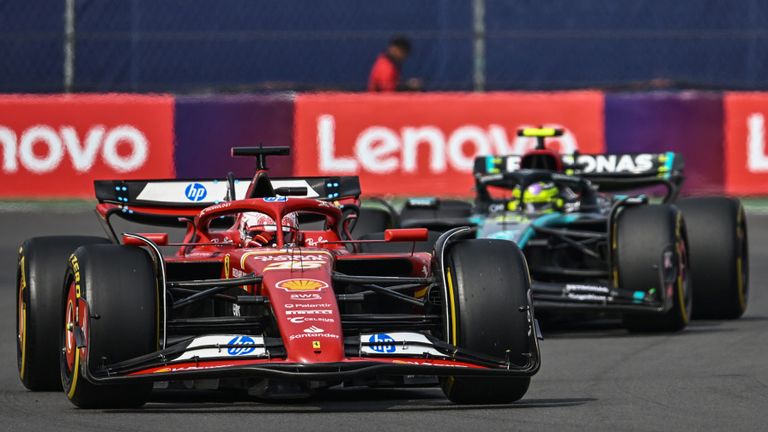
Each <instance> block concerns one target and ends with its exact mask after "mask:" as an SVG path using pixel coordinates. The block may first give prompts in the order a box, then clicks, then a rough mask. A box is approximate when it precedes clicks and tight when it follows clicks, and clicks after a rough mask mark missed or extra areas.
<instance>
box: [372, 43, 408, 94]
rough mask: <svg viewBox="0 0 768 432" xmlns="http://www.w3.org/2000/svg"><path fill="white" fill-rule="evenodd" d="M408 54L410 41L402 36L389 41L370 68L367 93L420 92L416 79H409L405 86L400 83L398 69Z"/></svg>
mask: <svg viewBox="0 0 768 432" xmlns="http://www.w3.org/2000/svg"><path fill="white" fill-rule="evenodd" d="M410 54H411V41H410V39H408V38H407V37H404V36H395V37H393V38H392V39H390V41H389V45H387V49H386V50H385V51H384V52H383V53H381V54H379V57H378V58H377V59H376V62H375V63H374V64H373V68H371V74H370V76H369V77H368V91H371V92H393V91H398V90H420V89H421V81H420V80H418V79H410V80H408V81H407V82H406V83H405V84H402V83H401V82H400V69H401V68H402V66H403V63H404V62H405V59H407V58H408V56H409V55H410Z"/></svg>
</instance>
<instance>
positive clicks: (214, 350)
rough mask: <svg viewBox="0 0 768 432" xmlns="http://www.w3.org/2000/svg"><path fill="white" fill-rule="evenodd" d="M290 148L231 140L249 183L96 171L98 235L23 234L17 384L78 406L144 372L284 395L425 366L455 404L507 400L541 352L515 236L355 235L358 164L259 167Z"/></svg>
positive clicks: (406, 375) (419, 372)
mask: <svg viewBox="0 0 768 432" xmlns="http://www.w3.org/2000/svg"><path fill="white" fill-rule="evenodd" d="M287 151H288V149H287V148H236V149H234V151H233V153H234V155H243V156H255V157H257V158H258V165H257V173H256V175H255V176H254V178H253V179H252V180H250V181H248V180H241V181H238V180H236V179H234V177H233V176H232V175H230V176H229V177H228V178H227V180H220V181H215V180H187V181H184V180H148V181H134V180H131V181H121V180H114V181H113V180H109V181H97V182H96V185H95V186H96V197H97V198H98V200H99V204H98V206H97V215H98V219H99V221H100V222H101V223H102V224H103V226H104V228H105V232H106V234H107V235H106V238H99V237H83V236H58V237H37V238H32V239H29V240H27V241H26V242H24V244H23V245H22V247H21V249H20V250H19V260H18V266H17V269H18V273H17V281H18V283H17V291H16V296H17V297H16V298H17V306H18V307H17V311H18V314H17V328H16V330H17V336H18V338H17V340H18V345H17V347H18V368H19V375H20V377H21V381H22V383H23V384H24V385H25V386H26V387H27V388H29V389H31V390H48V389H61V388H62V387H63V389H64V392H65V394H66V395H67V397H68V398H69V400H70V401H71V402H72V403H74V404H75V405H77V406H79V407H83V408H100V407H132V406H139V405H142V404H143V403H144V402H145V401H146V400H147V398H148V396H149V392H150V391H151V390H152V389H153V383H155V382H165V383H168V382H170V383H171V384H173V383H180V382H184V383H187V385H189V383H192V385H193V386H194V387H196V388H205V389H216V388H242V389H247V390H248V392H249V394H252V395H255V396H261V397H279V398H282V397H296V396H300V395H306V394H310V393H312V392H315V391H318V390H321V389H323V388H327V387H330V386H334V385H338V384H354V385H360V384H375V385H382V384H393V385H394V384H403V383H408V382H410V381H413V380H414V379H415V378H414V377H417V378H418V377H421V378H419V379H416V381H417V382H418V383H420V384H422V385H423V384H424V382H423V377H424V376H430V377H432V379H433V381H434V383H435V384H438V383H439V384H441V385H442V389H443V391H444V393H445V395H446V396H447V397H448V398H449V399H450V400H452V401H454V402H457V403H506V402H512V401H515V400H518V399H520V398H522V397H523V395H524V394H525V392H526V391H527V389H528V385H529V382H530V377H531V376H532V375H533V374H535V373H536V371H537V370H538V368H539V364H540V361H539V347H538V340H537V336H538V331H537V328H536V325H535V321H534V319H533V309H532V306H531V299H530V283H529V278H528V273H527V269H526V266H525V259H524V257H523V255H522V253H521V252H520V250H519V248H518V247H517V246H516V245H515V244H514V243H511V242H507V241H500V240H490V239H474V238H471V236H470V235H469V234H470V232H469V230H468V229H465V228H458V229H454V230H451V231H448V232H446V233H445V234H443V235H441V236H440V238H439V239H438V241H437V243H436V245H435V246H434V252H432V251H431V250H430V252H419V251H416V250H414V247H413V244H414V242H416V241H423V240H426V236H427V232H426V230H425V229H392V230H387V231H385V232H384V233H382V234H381V237H382V238H381V239H379V240H369V241H356V240H352V239H351V237H350V235H349V228H350V226H351V223H352V222H353V221H354V220H355V217H356V209H357V202H358V195H359V194H360V188H359V182H358V180H357V178H356V177H328V178H293V179H272V180H270V179H269V178H268V176H267V173H266V171H265V163H264V160H265V158H266V156H268V155H274V154H287ZM113 218H122V219H127V220H129V221H133V222H140V223H143V224H151V225H154V226H156V227H160V228H161V229H162V227H166V226H167V227H177V228H182V229H185V230H186V231H185V235H184V239H183V240H182V241H181V242H177V243H173V242H170V241H169V240H168V233H167V232H162V231H161V232H154V233H143V234H141V233H123V234H118V233H117V232H115V229H114V228H115V225H114V224H113ZM398 243H400V244H401V245H404V246H401V247H400V248H399V251H394V252H393V251H388V250H387V248H389V247H390V246H391V245H393V244H398ZM168 247H173V248H174V249H172V250H169V249H168ZM409 380H410V381H409Z"/></svg>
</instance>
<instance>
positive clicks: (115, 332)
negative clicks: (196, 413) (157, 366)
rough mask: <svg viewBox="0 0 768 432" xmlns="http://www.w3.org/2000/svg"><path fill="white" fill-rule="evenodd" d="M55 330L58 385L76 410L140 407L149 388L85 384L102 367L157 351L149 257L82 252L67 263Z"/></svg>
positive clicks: (125, 249) (133, 252)
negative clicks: (57, 326)
mask: <svg viewBox="0 0 768 432" xmlns="http://www.w3.org/2000/svg"><path fill="white" fill-rule="evenodd" d="M64 290H65V292H66V294H65V297H64V299H63V301H62V304H61V307H62V310H63V311H64V313H63V314H61V316H62V317H63V318H62V320H61V324H60V326H59V329H60V330H59V335H60V345H59V347H60V355H59V359H60V360H59V363H60V368H59V369H60V371H61V383H62V386H63V387H64V392H65V394H66V395H67V398H69V400H70V401H71V402H72V403H73V404H75V405H76V406H78V407H80V408H131V407H138V406H141V405H143V404H144V403H145V402H146V400H147V398H148V397H149V393H150V391H151V390H152V383H137V384H119V385H114V384H104V385H95V384H93V383H91V382H89V381H88V380H87V379H86V377H85V376H84V373H85V372H86V370H87V371H90V372H91V373H95V374H96V375H98V369H99V368H100V367H102V365H105V364H112V363H117V362H120V361H124V360H128V359H131V358H134V357H138V356H141V355H144V354H149V353H151V352H154V351H156V350H157V349H158V335H159V328H158V320H159V318H158V317H159V312H160V311H159V310H158V305H159V303H158V288H157V281H156V278H155V272H154V265H153V263H152V260H151V258H150V257H149V254H148V253H147V252H146V251H144V250H143V249H140V248H138V247H132V246H119V245H93V246H84V247H81V248H79V249H77V251H75V253H74V254H72V256H71V257H70V259H69V263H68V269H67V273H66V279H65V286H64Z"/></svg>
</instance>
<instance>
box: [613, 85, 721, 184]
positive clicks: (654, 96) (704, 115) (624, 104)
mask: <svg viewBox="0 0 768 432" xmlns="http://www.w3.org/2000/svg"><path fill="white" fill-rule="evenodd" d="M723 136H724V132H723V101H722V95H721V94H720V93H705V92H679V93H667V92H659V93H616V94H610V93H609V94H606V96H605V142H606V149H607V151H608V152H609V153H622V152H662V151H673V152H676V153H681V154H682V155H683V158H684V160H685V171H684V173H685V176H686V178H685V184H684V186H683V191H684V192H686V193H693V194H703V193H722V192H723V184H724V164H723V151H724V149H723Z"/></svg>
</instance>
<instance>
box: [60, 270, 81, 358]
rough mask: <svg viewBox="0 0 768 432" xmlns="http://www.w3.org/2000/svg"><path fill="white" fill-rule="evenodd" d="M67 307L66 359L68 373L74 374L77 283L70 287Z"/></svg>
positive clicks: (65, 326) (65, 313) (65, 318)
mask: <svg viewBox="0 0 768 432" xmlns="http://www.w3.org/2000/svg"><path fill="white" fill-rule="evenodd" d="M66 304H67V306H66V309H65V312H64V341H63V342H64V344H63V345H64V346H63V347H62V351H63V352H64V359H65V364H66V368H67V372H69V373H72V371H73V369H74V367H75V352H76V350H77V341H76V339H75V331H74V330H75V326H77V312H78V311H77V307H76V304H77V296H76V291H75V282H74V281H72V282H71V283H70V285H69V290H68V293H67V303H66Z"/></svg>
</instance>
